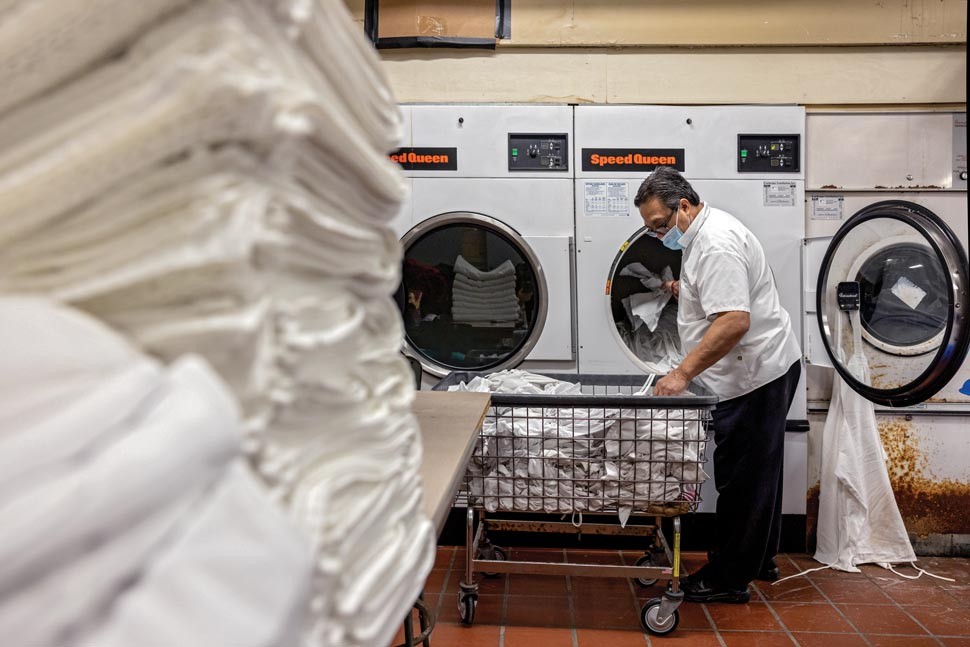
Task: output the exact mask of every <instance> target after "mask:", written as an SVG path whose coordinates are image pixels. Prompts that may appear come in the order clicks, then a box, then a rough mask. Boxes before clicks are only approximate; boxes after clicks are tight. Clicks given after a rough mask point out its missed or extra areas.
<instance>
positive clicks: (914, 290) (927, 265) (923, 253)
mask: <svg viewBox="0 0 970 647" xmlns="http://www.w3.org/2000/svg"><path fill="white" fill-rule="evenodd" d="M816 298H817V307H818V309H817V312H818V320H819V327H820V329H821V331H822V338H823V340H824V343H825V346H826V349H827V351H828V353H829V355H830V356H831V358H832V361H833V364H834V365H835V368H836V370H838V372H839V374H840V375H841V376H842V378H843V379H844V380H845V381H846V382H847V383H848V384H849V385H850V386H851V387H852V388H853V389H854V390H855V391H856V392H858V393H860V394H861V395H863V396H864V397H866V398H868V399H869V400H872V401H873V402H876V403H878V404H882V405H886V406H895V407H902V406H910V405H913V404H917V403H919V402H922V401H924V400H926V399H928V398H930V397H932V396H933V395H934V394H935V393H937V392H938V391H939V390H940V389H941V388H942V387H943V386H944V385H945V384H946V383H947V382H948V381H949V380H950V379H951V378H952V377H953V375H954V374H955V373H956V371H957V370H958V369H959V367H960V364H961V363H962V361H963V358H964V357H965V356H966V352H967V345H968V343H970V327H968V325H967V323H968V322H967V321H966V311H967V307H968V305H967V302H968V295H967V257H966V253H965V252H964V251H963V248H962V246H961V245H960V242H959V240H958V239H957V238H956V236H955V235H954V234H953V232H952V231H951V230H950V228H949V227H947V226H946V224H945V223H944V222H943V221H942V220H941V219H940V218H939V217H938V216H936V214H934V213H932V212H931V211H929V210H927V209H925V208H924V207H921V206H919V205H916V204H913V203H909V202H903V201H898V200H891V201H886V202H879V203H876V204H873V205H870V206H868V207H866V208H865V209H863V210H861V211H859V212H858V213H856V214H855V215H854V216H852V218H850V219H849V220H848V221H847V222H846V223H845V224H844V225H843V226H842V228H841V229H839V231H838V233H837V234H836V235H835V237H834V238H833V239H832V243H831V245H830V246H829V249H828V251H827V252H826V254H825V258H824V259H823V261H822V267H821V271H820V272H819V279H818V286H817V295H816Z"/></svg>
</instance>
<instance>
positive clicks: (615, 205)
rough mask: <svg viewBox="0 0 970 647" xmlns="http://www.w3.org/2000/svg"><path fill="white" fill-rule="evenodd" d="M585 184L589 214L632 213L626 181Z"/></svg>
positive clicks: (612, 214) (614, 214) (618, 214)
mask: <svg viewBox="0 0 970 647" xmlns="http://www.w3.org/2000/svg"><path fill="white" fill-rule="evenodd" d="M584 186H585V192H584V195H583V197H584V199H585V203H586V215H587V216H629V215H630V197H629V195H627V190H626V182H586V183H585V185H584Z"/></svg>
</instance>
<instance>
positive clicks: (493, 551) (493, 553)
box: [479, 546, 509, 577]
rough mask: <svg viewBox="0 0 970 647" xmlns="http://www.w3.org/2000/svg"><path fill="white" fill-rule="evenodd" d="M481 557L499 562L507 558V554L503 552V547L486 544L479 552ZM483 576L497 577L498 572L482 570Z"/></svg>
mask: <svg viewBox="0 0 970 647" xmlns="http://www.w3.org/2000/svg"><path fill="white" fill-rule="evenodd" d="M479 554H480V555H481V557H482V559H491V560H496V561H499V562H504V561H506V560H508V558H509V556H508V555H506V554H505V549H503V548H499V547H498V546H488V547H487V548H483V549H482V550H481V552H480V553H479ZM482 575H484V576H485V577H498V573H486V572H484V571H483V572H482Z"/></svg>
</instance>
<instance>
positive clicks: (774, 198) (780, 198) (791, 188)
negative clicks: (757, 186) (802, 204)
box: [765, 182, 795, 207]
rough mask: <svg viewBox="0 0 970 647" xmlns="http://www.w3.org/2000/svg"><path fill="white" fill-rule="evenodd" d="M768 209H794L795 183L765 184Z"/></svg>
mask: <svg viewBox="0 0 970 647" xmlns="http://www.w3.org/2000/svg"><path fill="white" fill-rule="evenodd" d="M765 206H766V207H794V206H795V183H794V182H765Z"/></svg>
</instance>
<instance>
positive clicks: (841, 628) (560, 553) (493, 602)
mask: <svg viewBox="0 0 970 647" xmlns="http://www.w3.org/2000/svg"><path fill="white" fill-rule="evenodd" d="M509 552H510V553H511V554H510V559H529V560H536V561H539V560H541V561H562V560H563V559H564V558H565V557H567V556H568V557H569V558H570V559H573V560H582V561H588V562H596V563H604V564H624V563H626V564H633V562H634V560H636V558H637V557H638V556H639V555H640V554H639V553H631V552H622V553H621V552H618V551H574V550H561V549H554V550H553V549H550V550H538V549H529V550H520V549H511V550H510V551H509ZM464 557H465V550H464V549H463V548H450V547H439V548H438V555H437V560H436V561H435V566H434V570H433V571H432V572H431V575H430V576H429V577H428V580H427V584H426V586H425V600H426V601H427V602H428V604H429V605H431V607H432V608H433V609H434V610H435V611H436V613H437V616H438V623H437V626H436V627H435V630H434V633H433V634H432V636H431V644H432V646H433V647H553V646H556V647H633V646H636V647H643V646H649V645H668V644H669V645H696V646H698V647H700V646H707V645H710V646H712V647H713V646H720V647H735V646H738V647H774V646H776V645H779V646H780V645H787V646H791V645H803V646H805V647H816V646H819V647H850V646H853V645H861V646H865V645H869V646H871V647H891V646H892V647H895V646H899V647H921V646H922V645H943V646H945V647H970V559H962V558H924V559H922V560H920V564H921V565H922V566H923V568H925V569H928V570H930V571H931V572H933V573H936V574H938V575H944V576H947V577H951V578H953V579H955V580H956V581H955V582H945V581H942V580H937V579H934V578H931V577H926V576H923V577H921V578H920V579H919V580H906V579H903V578H901V577H899V576H897V575H894V574H893V573H891V572H889V571H886V570H883V569H881V568H879V567H876V566H864V567H862V573H842V572H837V571H831V570H825V571H818V572H815V573H811V574H809V575H808V576H804V577H799V578H795V579H792V580H788V581H786V582H782V583H781V584H777V585H774V586H773V585H770V584H766V583H763V582H758V583H756V584H754V585H753V586H752V598H751V602H750V603H749V604H746V605H733V604H730V605H729V604H693V603H690V602H684V603H683V604H682V605H681V607H680V625H679V626H678V628H677V629H676V630H674V631H673V632H672V633H671V634H669V635H668V636H664V637H656V636H647V635H646V634H644V633H643V632H642V631H641V630H640V622H639V609H640V606H641V605H642V603H643V601H644V600H648V599H650V598H653V597H657V596H659V595H660V593H661V590H662V589H661V585H660V584H658V585H656V586H653V587H650V588H646V589H644V588H641V587H640V586H638V585H636V584H634V583H632V582H631V581H629V580H624V579H613V578H582V577H551V576H536V575H510V576H500V577H496V578H481V576H478V577H479V582H480V585H481V586H480V589H479V603H478V610H477V612H476V617H475V624H474V625H473V626H471V627H466V626H462V625H461V623H460V620H459V617H458V610H457V598H458V581H459V580H460V579H461V577H462V572H463V564H464V562H463V560H464ZM778 562H779V568H780V569H781V571H782V575H783V576H784V575H790V574H793V573H797V572H799V571H801V570H803V569H806V568H813V567H816V566H818V563H817V562H815V561H814V560H812V559H810V558H809V557H808V556H806V555H783V556H780V557H779V559H778ZM703 563H704V556H703V555H702V554H700V553H685V554H684V564H685V567H686V568H687V569H688V570H690V569H693V568H697V567H699V566H700V565H702V564H703ZM900 571H901V572H904V573H907V574H915V573H914V571H912V570H911V569H909V568H905V569H900ZM415 628H417V622H416V621H415ZM402 642H403V632H402V633H400V635H399V636H398V639H397V640H396V641H395V643H394V644H401V643H402Z"/></svg>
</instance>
